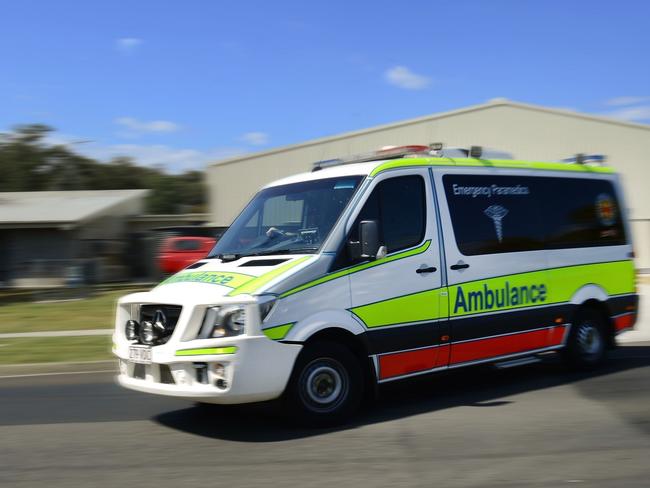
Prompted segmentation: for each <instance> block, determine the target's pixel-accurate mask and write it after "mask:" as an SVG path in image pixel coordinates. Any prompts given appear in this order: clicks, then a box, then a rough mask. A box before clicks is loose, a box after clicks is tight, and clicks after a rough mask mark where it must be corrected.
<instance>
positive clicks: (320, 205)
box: [208, 176, 363, 258]
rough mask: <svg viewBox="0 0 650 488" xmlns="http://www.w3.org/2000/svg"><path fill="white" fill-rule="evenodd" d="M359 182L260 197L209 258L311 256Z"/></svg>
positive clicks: (322, 183) (341, 180) (310, 184)
mask: <svg viewBox="0 0 650 488" xmlns="http://www.w3.org/2000/svg"><path fill="white" fill-rule="evenodd" d="M362 178H363V176H341V177H337V178H327V179H322V180H312V181H303V182H300V183H293V184H290V185H283V186H274V187H271V188H266V189H264V190H262V191H260V192H259V193H258V194H257V195H255V197H254V198H253V200H252V201H251V202H250V203H249V204H248V206H247V207H246V208H245V209H244V211H243V212H242V213H241V214H240V215H239V217H237V219H235V221H234V222H233V224H232V225H231V226H230V228H229V229H228V230H227V231H226V233H225V234H224V235H223V236H222V237H221V239H220V240H219V242H218V243H217V245H216V246H215V247H214V249H213V250H212V251H211V252H210V254H209V256H208V257H220V258H223V257H224V256H234V257H241V256H250V255H259V254H281V253H314V252H316V251H317V250H318V248H319V247H320V246H321V244H322V243H323V242H324V241H325V239H326V238H327V236H328V234H329V233H330V231H331V230H332V227H333V226H334V223H335V222H336V220H337V219H338V218H339V215H341V212H342V211H343V209H344V208H345V206H346V205H347V204H348V202H349V201H350V198H351V197H352V195H353V194H354V191H355V190H356V189H357V186H358V185H359V182H360V181H361V180H362Z"/></svg>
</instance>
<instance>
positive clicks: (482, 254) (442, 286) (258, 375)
mask: <svg viewBox="0 0 650 488" xmlns="http://www.w3.org/2000/svg"><path fill="white" fill-rule="evenodd" d="M406 177H409V178H406ZM395 178H402V179H401V180H394V179H395ZM348 179H349V181H348ZM330 182H333V183H331V185H333V186H332V188H333V190H332V191H334V192H337V191H340V190H341V189H343V190H345V192H346V198H348V196H349V198H348V200H347V201H346V202H345V203H344V204H343V203H341V205H342V208H341V211H340V213H339V215H337V216H336V218H335V219H334V221H333V222H332V224H331V228H330V229H329V230H328V231H327V233H326V235H319V229H318V228H311V227H309V226H308V225H306V224H304V222H306V220H305V219H309V218H310V217H309V216H305V215H304V212H305V210H304V208H303V215H302V216H301V215H299V213H300V212H299V209H298V207H299V206H300V204H301V203H300V201H298V203H296V201H297V200H294V198H296V197H291V198H289V197H285V198H284V200H282V198H281V192H282V191H283V189H285V188H293V187H292V185H306V186H305V188H309V185H310V184H312V183H314V184H317V185H321V186H319V188H321V187H323V188H324V187H325V186H327V185H326V184H330ZM589 182H592V183H589ZM382 183H384V185H383V186H381V187H380V185H382ZM398 184H399V185H403V186H401V187H400V186H399V185H398ZM323 185H325V186H323ZM352 185H354V188H353V189H352ZM409 185H411V186H409ZM571 185H573V186H571ZM592 186H593V187H594V190H593V191H595V192H596V193H594V195H596V196H595V197H593V195H591V194H590V193H589V191H592V190H591V189H590V188H591V187H592ZM301 188H302V187H301ZM378 188H381V190H377V192H376V193H373V192H374V190H375V189H378ZM555 188H558V190H557V192H556V191H555V190H554V189H555ZM573 188H585V190H584V192H582V190H579V191H578V192H577V193H580V194H581V195H582V194H583V193H584V195H583V196H582V197H580V198H583V197H584V198H585V199H587V200H585V201H591V200H589V199H592V200H593V205H594V207H593V208H595V210H593V212H592V210H590V209H591V207H590V205H591V203H588V204H585V205H584V206H583V207H584V208H583V207H580V209H578V210H576V211H572V212H569V213H568V214H567V216H566V218H567V219H569V220H570V219H574V218H575V219H577V220H576V222H577V223H574V224H571V225H573V226H574V228H571V229H569V228H568V227H569V226H570V225H569V224H567V226H565V227H562V228H559V227H558V229H555V228H551V227H552V225H554V224H553V223H552V222H550V221H549V222H547V220H545V219H550V217H548V215H551V214H552V215H562V216H563V215H564V214H562V212H563V210H562V205H560V204H557V203H556V200H557V199H558V198H560V195H561V194H563V193H564V194H566V193H570V192H573ZM602 188H605V190H602ZM411 189H412V191H411ZM323 191H325V190H323ZM264 192H267V193H264ZM273 192H276V193H277V192H280V193H278V195H280V197H277V198H279V200H278V202H275V203H273V205H276V204H277V205H278V208H280V207H279V206H280V205H284V206H285V207H287V208H289V207H290V208H291V209H293V210H291V212H293V211H294V210H295V211H296V212H297V213H296V219H294V220H300V219H302V222H303V224H300V223H298V224H296V229H297V230H295V231H294V230H291V232H289V231H285V230H282V229H280V228H276V227H273V228H272V225H271V224H273V225H275V223H273V222H271V221H272V220H273V219H272V218H271V217H268V223H269V224H268V225H264V219H266V217H264V218H262V217H261V216H260V215H258V214H256V215H257V217H256V218H258V220H257V222H258V224H257V225H259V226H260V228H261V231H263V232H265V235H267V236H269V237H268V239H269V240H273V239H276V240H277V239H280V240H282V239H287V241H291V242H294V241H295V242H298V241H300V242H312V241H313V243H316V244H317V245H316V246H315V248H314V249H311V250H310V251H309V252H303V253H300V252H294V251H292V252H290V253H283V252H278V253H277V254H275V253H273V252H270V253H262V254H264V255H250V254H254V253H246V252H244V253H242V254H241V255H240V254H238V253H237V252H233V253H232V254H219V256H217V255H215V257H212V258H209V259H205V260H202V261H200V262H198V263H196V264H194V265H192V266H190V267H189V268H188V269H186V270H183V271H181V272H180V273H178V274H177V275H174V276H172V277H171V278H169V279H168V280H166V281H164V282H162V283H161V284H160V285H159V286H157V287H156V288H154V289H153V290H151V291H149V292H146V293H135V294H131V295H127V296H125V297H123V298H122V299H120V301H119V304H118V308H117V318H116V328H115V333H114V337H113V341H114V353H115V354H116V355H117V357H118V358H119V363H120V374H119V376H118V380H119V383H120V384H121V385H123V386H125V387H127V388H131V389H134V390H139V391H143V392H148V393H155V394H161V395H170V396H177V397H183V398H187V399H193V400H198V401H201V402H208V403H244V402H255V401H263V400H270V399H274V398H278V397H280V396H281V395H282V394H283V392H285V390H286V389H287V388H288V385H289V383H290V379H291V378H294V377H295V371H294V369H295V365H296V363H297V361H298V358H299V355H300V354H301V351H303V349H304V348H305V347H306V345H308V344H311V343H312V342H313V341H318V340H325V341H326V342H327V343H328V344H329V343H332V342H334V343H339V344H342V345H343V346H345V347H347V348H348V349H349V350H350V351H352V352H353V354H354V355H355V356H356V357H357V358H358V359H359V367H360V369H363V371H364V374H366V376H367V377H368V381H371V382H375V383H382V382H386V381H393V380H398V379H402V378H407V377H410V376H413V375H419V374H424V373H431V372H435V371H442V370H447V369H450V368H457V367H461V366H467V365H472V364H477V363H482V362H494V363H498V362H504V361H512V360H513V359H518V358H527V357H534V356H536V355H537V354H540V353H544V352H548V351H553V350H560V349H562V348H566V347H568V343H567V341H569V340H570V335H571V334H570V331H571V327H572V324H573V322H574V319H575V317H576V313H577V312H578V311H579V310H583V308H584V307H590V308H592V309H593V310H595V311H596V312H597V313H599V314H601V315H602V324H603V325H602V326H601V329H602V335H603V337H602V338H601V340H606V341H608V342H611V341H612V337H613V336H614V335H615V334H616V333H618V332H620V331H621V330H624V329H626V328H630V327H632V326H633V325H634V321H635V320H636V313H637V310H636V306H637V296H636V290H635V284H634V265H633V261H632V257H633V254H632V245H631V241H630V237H629V236H630V232H629V229H628V227H627V222H626V220H625V218H624V216H623V209H624V208H625V206H624V201H623V195H622V191H621V186H620V183H619V180H618V177H617V176H616V175H615V174H613V172H612V171H611V170H610V169H609V168H601V167H589V166H584V165H579V164H562V163H532V162H522V161H507V160H491V161H486V160H478V159H451V158H412V159H408V158H403V159H398V160H385V161H371V162H364V163H356V164H341V165H334V166H331V167H327V168H325V169H322V170H320V171H315V172H311V173H306V174H300V175H296V176H292V177H289V178H285V179H282V180H279V181H276V182H274V183H271V184H270V185H268V186H267V187H265V188H264V189H263V190H262V192H261V193H260V195H265V194H269V195H272V194H274V193H273ZM391 192H392V193H391ZM400 192H401V193H400ZM577 193H576V194H577ZM373 194H374V195H379V196H375V197H373ZM415 194H417V195H418V197H417V198H420V199H421V201H422V206H421V207H419V206H417V205H416V206H415V207H413V208H414V209H415V210H412V209H411V210H408V209H407V210H405V211H404V212H403V213H402V214H400V213H399V212H400V208H399V206H400V205H401V203H400V202H402V204H403V205H404V206H405V208H407V206H408V205H409V202H411V203H412V201H413V202H414V201H415V200H414V199H415V198H416V197H414V196H413V195H415ZM301 195H302V194H301ZM324 195H325V197H324V198H329V196H327V195H326V193H324ZM384 195H388V196H386V197H385V198H389V196H390V198H391V199H390V200H389V201H387V202H384V200H381V199H382V198H384V197H383V196H384ZM396 195H397V197H396ZM400 195H401V196H400ZM256 198H258V197H256ZM271 198H275V197H269V199H267V200H264V201H265V202H270V201H271ZM371 198H375V199H376V200H377V202H378V203H377V208H380V209H381V210H379V213H382V212H383V214H382V215H384V216H385V218H390V219H391V221H392V222H393V223H392V224H391V223H390V222H383V221H380V222H379V223H378V225H379V228H380V234H381V233H382V232H383V233H384V234H381V235H380V238H379V239H380V241H379V244H380V245H381V247H382V249H378V253H374V255H366V256H365V257H364V256H359V255H357V254H354V253H355V252H356V251H354V249H356V248H352V247H350V246H351V244H348V242H349V241H350V240H351V236H352V235H353V234H355V233H358V232H360V231H358V230H357V227H359V226H360V221H359V215H360V213H361V212H366V211H367V212H370V213H372V212H371V210H367V209H370V208H371V207H372V205H374V203H373V204H372V205H371V203H370V199H371ZM575 198H576V199H577V198H578V197H577V196H576V197H575ZM594 198H595V199H594ZM531 199H535V201H534V202H533V203H529V202H531V201H532V200H531ZM255 201H256V200H254V202H255ZM260 201H261V200H260ZM333 201H334V200H333ZM567 201H577V200H575V199H574V200H571V199H569V200H567ZM337 202H338V201H337ZM373 202H374V200H373ZM527 202H528V203H527ZM294 203H295V205H294ZM339 203H340V202H339ZM337 204H338V203H337ZM366 204H367V205H366ZM264 205H266V206H265V207H260V209H264V208H267V207H269V208H267V214H268V215H271V214H272V212H273V211H275V212H276V213H277V212H280V211H279V210H277V209H276V210H273V208H275V207H273V208H271V207H272V206H273V205H271V204H270V203H269V204H268V205H267V204H264ZM304 205H306V204H304ZM304 205H303V207H304ZM527 205H528V207H529V208H530V209H532V210H526V211H527V212H529V214H530V215H529V214H521V215H520V213H521V212H520V210H521V209H522V208H524V207H526V206H527ZM294 207H295V208H294ZM528 207H527V208H528ZM283 208H284V207H283ZM364 209H366V210H364ZM585 209H587V210H585ZM320 210H321V211H324V210H323V209H320ZM247 211H250V209H249V210H244V213H243V214H242V215H245V216H246V218H248V214H246V212H247ZM257 211H258V212H261V211H262V210H259V209H258V210H257ZM318 211H319V209H318V208H316V209H315V210H314V208H313V206H312V209H311V210H310V212H312V214H314V212H315V213H316V214H317V213H318ZM269 212H271V213H269ZM391 212H392V213H393V214H394V215H391V216H390V217H386V216H387V215H389V214H390V213H391ZM396 212H397V213H396ZM463 212H464V213H463ZM518 212H519V213H518ZM280 213H281V212H280ZM400 215H401V216H400ZM414 215H416V217H414ZM526 215H529V218H528V217H526ZM594 215H595V217H594ZM242 218H243V217H241V216H240V218H238V220H236V221H235V224H234V225H233V227H231V228H230V230H229V231H228V232H227V233H226V235H225V236H224V237H223V238H222V240H221V241H220V243H224V242H232V243H234V244H233V246H234V247H235V248H236V247H237V246H243V245H249V241H250V239H249V238H248V237H246V235H248V234H246V232H249V231H250V232H255V231H254V230H252V224H251V225H248V227H246V225H244V224H245V223H241V222H243V221H242ZM329 218H330V220H331V219H332V218H333V217H329ZM517 219H518V220H517ZM558 219H559V217H553V220H554V221H559V220H558ZM590 219H591V220H590ZM594 219H596V220H597V222H596V223H593V222H592V221H594V222H595V220H594ZM285 220H286V221H288V220H291V219H285ZM362 220H363V219H362ZM379 220H381V218H380V219H379ZM239 221H241V222H240V223H239V224H238V222H239ZM465 221H466V222H465ZM249 222H252V220H250V221H249ZM292 222H293V221H292ZM590 222H592V223H591V224H590ZM412 223H413V224H412ZM411 224H412V225H413V229H416V230H413V232H411V230H412V229H409V228H408V226H409V225H411ZM547 224H548V225H547ZM291 225H293V223H292V224H291ZM301 225H302V227H300V226H301ZM364 225H365V224H364ZM558 225H559V224H558ZM391 226H394V227H395V229H392V230H391ZM590 226H591V227H590ZM541 227H544V229H546V227H548V229H547V230H543V229H542V230H540V229H541ZM236 229H240V231H239V232H240V233H241V236H239V237H238V238H234V237H237V236H234V237H233V238H231V236H232V234H231V236H229V234H228V233H229V232H230V233H232V232H237V230H236ZM274 229H275V230H274ZM291 229H293V227H292V228H291ZM474 231H475V232H476V236H473V235H472V232H474ZM391 232H392V234H391ZM400 232H401V234H400ZM517 232H520V233H521V235H519V234H517ZM389 234H390V236H392V237H390V239H393V240H394V242H395V243H394V244H390V243H389V245H387V243H386V242H382V239H384V240H389V237H386V236H388V235H389ZM461 234H462V235H461ZM257 235H258V238H259V235H261V234H257ZM382 235H383V237H382ZM278 236H279V237H278ZM287 236H292V237H291V238H289V237H287ZM314 236H317V237H314ZM594 236H596V237H598V239H599V240H597V241H593V239H594ZM357 239H358V237H357ZM590 239H592V240H591V241H590ZM484 241H485V242H484ZM488 241H489V242H488ZM542 241H543V242H542ZM574 241H575V244H572V242H574ZM242 243H244V244H242ZM226 245H227V244H224V246H226ZM360 245H361V244H360ZM391 245H392V246H393V248H392V249H391ZM276 247H277V246H276ZM350 249H352V250H350ZM216 250H217V251H218V250H219V244H217V248H216ZM347 254H349V255H350V256H353V255H354V259H353V260H350V259H347V260H346V259H345V256H346V255H347ZM190 268H191V269H190ZM210 309H213V312H211V313H213V314H216V315H214V316H215V317H216V316H217V315H218V314H219V313H222V314H230V315H223V317H229V318H228V320H230V321H231V322H232V321H235V322H237V325H236V327H239V329H240V330H239V331H235V332H232V331H230V332H223V326H219V327H221V328H219V327H215V328H214V329H213V331H212V332H210V331H209V330H208V329H209V328H210V327H212V325H211V324H212V322H210V320H212V319H210V320H208V318H206V317H207V313H208V310H210ZM179 313H180V314H179ZM143 314H144V315H143ZM170 316H173V317H174V319H173V320H172V321H173V322H175V323H173V324H169V323H168V322H169V321H170V319H169V317H170ZM129 320H133V321H135V323H134V324H132V325H131V327H136V328H138V327H139V328H140V329H139V335H138V333H133V331H132V332H131V338H130V339H129V338H127V334H126V332H125V324H126V323H127V321H129ZM214 320H215V321H218V320H226V319H225V318H222V319H214ZM206 321H207V322H206ZM145 322H147V327H149V328H150V329H151V324H153V325H154V327H153V329H155V325H156V323H158V326H159V329H160V330H161V331H162V330H163V329H165V328H166V329H165V330H166V332H165V334H166V337H165V339H164V342H163V341H160V342H158V343H156V342H155V340H153V339H151V337H148V340H146V341H144V342H145V344H143V343H142V342H143V340H142V339H141V337H142V333H143V332H142V327H144V324H145ZM163 322H165V323H163ZM215 323H217V322H215ZM206 324H207V325H206ZM231 325H232V324H231ZM206 327H207V328H206ZM233 327H235V326H233ZM206 331H207V332H206ZM215 331H217V332H215ZM136 332H137V331H136ZM222 332H223V334H225V335H222V336H219V337H215V336H214V335H211V334H217V335H219V334H222ZM583 335H584V334H583ZM585 337H586V336H585ZM583 339H584V341H586V342H589V341H591V342H589V343H590V344H591V346H589V347H592V348H593V347H595V346H594V343H593V341H594V340H595V339H590V338H588V337H587V338H581V337H576V339H575V340H576V341H578V342H579V341H580V340H583ZM146 342H149V344H146ZM292 372H293V375H294V376H292ZM328 391H329V390H328Z"/></svg>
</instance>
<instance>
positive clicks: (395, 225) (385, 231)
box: [335, 175, 426, 268]
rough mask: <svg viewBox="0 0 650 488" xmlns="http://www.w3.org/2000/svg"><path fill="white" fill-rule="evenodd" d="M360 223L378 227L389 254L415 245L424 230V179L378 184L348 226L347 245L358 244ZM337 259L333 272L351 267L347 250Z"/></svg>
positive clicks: (416, 177) (402, 178)
mask: <svg viewBox="0 0 650 488" xmlns="http://www.w3.org/2000/svg"><path fill="white" fill-rule="evenodd" d="M362 220H376V221H377V222H378V223H379V239H380V242H381V244H382V245H384V246H386V247H387V249H388V252H389V253H392V252H396V251H400V250H402V249H407V248H409V247H413V246H416V245H418V244H419V243H420V242H422V239H423V238H424V233H425V230H426V229H425V228H426V197H425V186H424V179H423V178H422V177H421V176H419V175H409V176H397V177H395V178H390V179H387V180H384V181H382V182H381V183H379V184H378V185H377V186H376V187H375V189H374V190H373V191H372V193H371V194H370V197H368V200H366V203H365V204H364V206H363V208H362V209H361V212H360V213H359V215H358V216H357V218H356V220H355V222H354V224H353V225H352V229H350V235H349V236H348V239H347V241H358V240H359V223H360V222H361V221H362ZM339 258H340V259H337V265H336V266H335V267H336V268H341V267H345V266H349V265H351V264H354V263H353V262H352V260H351V259H350V256H349V254H348V248H347V246H344V249H343V251H342V253H341V255H340V256H339Z"/></svg>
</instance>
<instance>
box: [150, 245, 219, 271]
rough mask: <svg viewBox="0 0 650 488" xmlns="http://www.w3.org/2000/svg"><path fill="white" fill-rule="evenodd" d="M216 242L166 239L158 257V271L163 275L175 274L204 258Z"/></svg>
mask: <svg viewBox="0 0 650 488" xmlns="http://www.w3.org/2000/svg"><path fill="white" fill-rule="evenodd" d="M216 242H217V240H216V239H215V238H213V237H189V236H185V237H168V238H167V239H165V241H164V242H163V244H162V246H161V248H160V254H159V255H158V263H159V265H160V269H161V270H162V272H163V273H165V274H169V273H176V272H178V271H180V270H181V269H184V268H186V267H188V266H189V265H190V264H192V263H195V262H196V261H199V260H200V259H203V258H204V257H206V256H207V255H208V253H209V252H210V250H211V249H212V248H213V247H214V245H215V244H216Z"/></svg>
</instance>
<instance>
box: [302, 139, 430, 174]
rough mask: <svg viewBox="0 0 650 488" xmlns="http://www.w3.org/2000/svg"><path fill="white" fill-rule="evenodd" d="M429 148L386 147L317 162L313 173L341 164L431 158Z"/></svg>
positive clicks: (413, 146) (411, 146)
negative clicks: (405, 158)
mask: <svg viewBox="0 0 650 488" xmlns="http://www.w3.org/2000/svg"><path fill="white" fill-rule="evenodd" d="M429 151H430V148H429V146H419V145H410V146H385V147H383V148H381V149H379V150H378V151H372V152H368V153H362V154H356V155H354V156H350V157H347V158H337V159H326V160H324V161H317V162H315V163H314V168H313V170H312V171H318V170H320V169H323V168H328V167H331V166H338V165H341V164H353V163H365V162H368V161H380V160H382V159H396V158H403V157H409V156H415V155H421V156H431V153H430V152H429Z"/></svg>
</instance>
